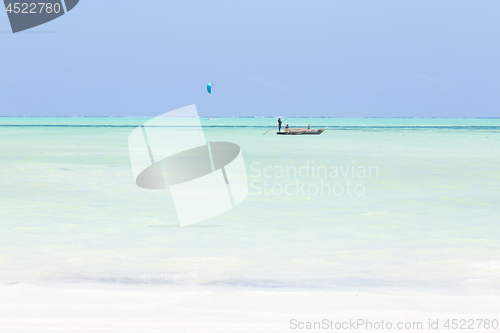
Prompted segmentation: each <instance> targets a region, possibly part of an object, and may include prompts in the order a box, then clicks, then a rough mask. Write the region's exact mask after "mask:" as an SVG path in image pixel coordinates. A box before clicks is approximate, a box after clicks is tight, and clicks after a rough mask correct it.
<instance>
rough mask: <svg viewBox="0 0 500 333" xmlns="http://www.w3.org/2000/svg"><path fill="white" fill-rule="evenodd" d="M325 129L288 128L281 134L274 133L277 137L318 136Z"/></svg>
mask: <svg viewBox="0 0 500 333" xmlns="http://www.w3.org/2000/svg"><path fill="white" fill-rule="evenodd" d="M325 130H326V128H320V129H313V128H311V129H307V128H289V129H286V130H284V131H282V132H276V134H278V135H320V134H321V133H323V132H324V131H325Z"/></svg>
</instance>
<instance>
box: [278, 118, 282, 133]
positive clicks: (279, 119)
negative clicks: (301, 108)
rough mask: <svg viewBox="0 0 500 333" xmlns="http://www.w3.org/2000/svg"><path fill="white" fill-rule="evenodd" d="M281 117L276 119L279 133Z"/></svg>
mask: <svg viewBox="0 0 500 333" xmlns="http://www.w3.org/2000/svg"><path fill="white" fill-rule="evenodd" d="M281 123H282V121H281V117H279V118H278V132H281Z"/></svg>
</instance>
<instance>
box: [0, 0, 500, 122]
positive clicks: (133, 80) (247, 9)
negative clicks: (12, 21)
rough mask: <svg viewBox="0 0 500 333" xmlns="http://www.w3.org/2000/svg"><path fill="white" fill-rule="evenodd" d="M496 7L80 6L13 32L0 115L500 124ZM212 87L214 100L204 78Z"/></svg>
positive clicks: (4, 30)
mask: <svg viewBox="0 0 500 333" xmlns="http://www.w3.org/2000/svg"><path fill="white" fill-rule="evenodd" d="M499 13H500V2H499V1H494V0H491V1H422V0H419V1H374V0H370V1H334V0H328V1H290V0H287V1H251V2H249V1H244V2H243V1H164V0H150V1H143V0H136V1H131V0H121V1H102V0H100V1H99V0H81V1H80V4H79V5H78V6H77V7H75V9H74V10H73V11H71V12H69V13H68V14H67V15H64V16H62V17H61V18H59V19H56V20H54V21H52V22H49V23H47V24H45V25H42V26H39V27H36V28H34V29H32V30H29V31H27V32H26V33H18V34H12V33H10V32H9V31H10V26H9V23H8V19H7V14H6V13H5V14H0V45H1V60H2V61H0V100H1V104H0V115H3V116H6V115H10V116H15V115H22V116H27V115H31V116H42V115H47V116H82V115H87V116H92V115H98V116H107V115H115V116H117V115H124V116H130V115H151V116H154V115H158V114H160V113H163V112H166V111H169V110H172V109H175V108H178V107H182V106H185V105H188V104H193V103H195V104H196V105H197V107H198V111H199V113H200V114H201V115H221V116H234V115H239V116H272V115H286V116H288V115H291V116H299V115H300V116H329V117H350V116H352V117H500V100H499V97H500V41H499V39H498V33H499V32H500V19H499V16H498V15H499ZM208 82H213V83H214V84H215V85H214V87H213V94H212V95H208V94H207V92H206V84H207V83H208Z"/></svg>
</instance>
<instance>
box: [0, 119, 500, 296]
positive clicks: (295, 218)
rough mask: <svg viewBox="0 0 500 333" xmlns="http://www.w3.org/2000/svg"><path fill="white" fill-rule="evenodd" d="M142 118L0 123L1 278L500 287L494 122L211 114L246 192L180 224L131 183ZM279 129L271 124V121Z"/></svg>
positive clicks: (498, 139) (499, 175) (166, 196)
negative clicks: (312, 131) (316, 131)
mask: <svg viewBox="0 0 500 333" xmlns="http://www.w3.org/2000/svg"><path fill="white" fill-rule="evenodd" d="M147 119H148V118H105V117H103V118H14V117H12V118H0V151H1V152H2V154H0V181H1V183H2V190H1V191H0V211H1V217H0V219H1V222H0V223H1V224H0V225H1V228H2V232H1V233H0V282H1V283H4V284H7V283H17V282H49V283H58V282H73V281H75V282H84V283H85V282H109V283H134V284H174V285H218V286H233V287H236V288H242V287H244V288H250V287H258V288H292V289H303V288H305V289H315V288H322V289H323V288H326V289H329V290H334V291H352V290H356V291H357V290H363V291H381V292H391V291H396V290H405V291H425V292H431V293H451V294H495V295H497V294H498V290H500V245H499V244H500V242H499V240H500V221H499V216H500V205H498V202H499V201H500V168H499V166H500V119H399V118H398V119H384V118H374V119H364V118H360V119H347V118H341V119H338V118H301V119H290V120H288V121H287V122H288V123H290V125H291V126H307V124H311V125H312V126H313V127H326V126H329V128H328V130H327V131H326V132H325V133H323V134H322V135H321V136H297V137H287V136H285V137H284V136H277V135H275V134H274V132H275V131H274V130H271V131H270V132H269V133H268V134H266V135H262V134H263V133H264V132H265V131H266V130H267V129H269V128H271V127H272V126H273V125H274V121H275V120H273V119H270V118H218V117H215V118H212V119H210V120H209V119H205V118H204V119H202V124H203V126H204V132H205V136H206V138H207V140H208V141H229V142H234V143H237V144H238V145H240V146H241V149H242V153H243V157H244V160H245V165H246V168H247V176H248V181H249V186H250V187H249V191H250V193H249V195H248V197H247V199H246V200H245V201H244V202H243V203H241V204H240V205H239V206H237V207H236V208H234V209H232V210H230V211H228V212H226V213H224V214H222V215H220V216H218V217H215V218H212V219H210V220H208V221H206V222H203V223H200V224H197V225H193V226H191V227H186V228H180V227H179V226H178V222H177V217H176V213H175V209H174V206H173V203H172V199H171V197H170V193H169V192H168V191H155V190H145V189H141V188H139V187H137V186H136V185H135V183H134V179H133V176H132V172H131V167H130V160H129V156H128V147H127V138H128V135H129V134H130V132H131V131H132V129H133V128H134V127H135V126H137V125H140V124H142V123H143V122H144V121H146V120H147ZM269 125H270V126H269Z"/></svg>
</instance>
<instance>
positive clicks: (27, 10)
mask: <svg viewBox="0 0 500 333" xmlns="http://www.w3.org/2000/svg"><path fill="white" fill-rule="evenodd" d="M5 10H6V11H7V12H8V13H9V14H12V13H14V14H41V13H47V14H52V13H56V14H59V12H60V11H61V5H60V4H58V3H55V4H52V3H50V2H39V3H17V2H16V3H9V5H8V6H7V8H6V9H5Z"/></svg>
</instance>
